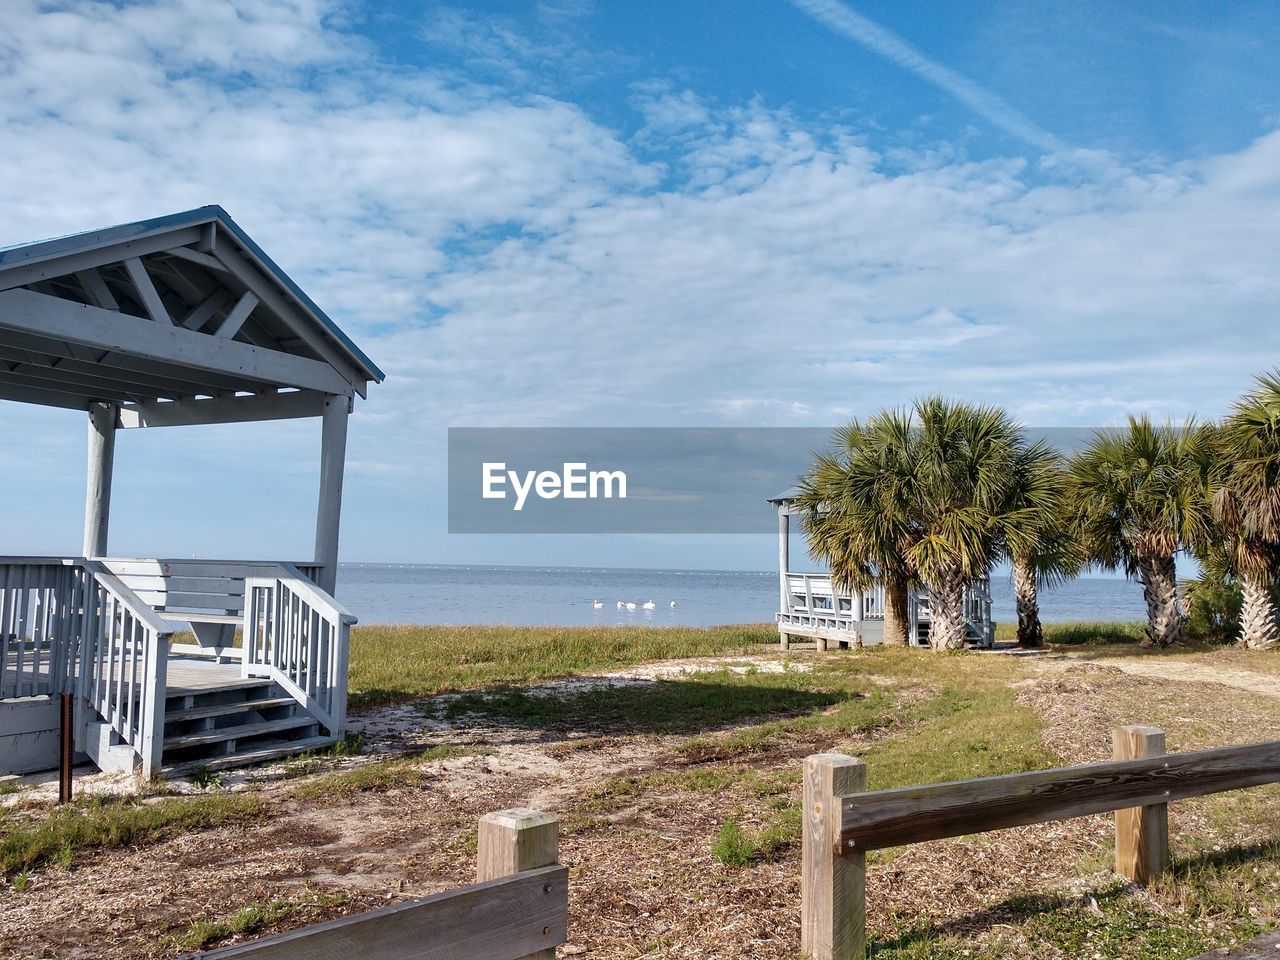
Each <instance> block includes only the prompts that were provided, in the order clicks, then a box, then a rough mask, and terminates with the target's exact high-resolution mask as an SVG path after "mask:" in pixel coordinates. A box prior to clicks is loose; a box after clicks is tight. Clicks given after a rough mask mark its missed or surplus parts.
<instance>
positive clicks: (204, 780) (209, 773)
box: [189, 767, 227, 790]
mask: <svg viewBox="0 0 1280 960" xmlns="http://www.w3.org/2000/svg"><path fill="white" fill-rule="evenodd" d="M189 779H190V781H191V785H192V786H193V787H198V788H199V789H201V790H208V789H209V788H211V787H221V786H222V785H223V783H225V782H226V779H227V775H226V774H225V773H223V772H222V771H221V770H210V769H209V768H208V767H196V769H195V772H194V773H192V774H191V776H190V777H189Z"/></svg>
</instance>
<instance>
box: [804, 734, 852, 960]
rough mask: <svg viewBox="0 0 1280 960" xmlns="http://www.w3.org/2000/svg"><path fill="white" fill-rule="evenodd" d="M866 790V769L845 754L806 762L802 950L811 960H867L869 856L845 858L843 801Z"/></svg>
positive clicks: (823, 754)
mask: <svg viewBox="0 0 1280 960" xmlns="http://www.w3.org/2000/svg"><path fill="white" fill-rule="evenodd" d="M866 787H867V768H866V767H865V766H864V765H863V763H862V761H861V760H858V759H856V758H854V757H847V756H845V755H844V754H842V753H819V754H816V755H814V756H812V757H807V758H806V759H805V761H804V837H803V840H802V854H801V856H802V861H803V867H802V869H803V873H802V875H801V884H800V949H801V951H802V952H803V953H804V954H805V955H806V956H808V957H810V958H812V960H862V958H863V957H864V956H865V955H866V950H867V933H866V892H865V885H866V874H867V868H866V854H865V853H863V852H862V851H861V850H858V851H854V852H848V853H841V852H840V850H839V845H840V825H841V814H842V808H843V804H842V802H841V801H842V800H843V799H844V798H845V797H848V796H852V795H853V794H855V793H862V792H863V791H864V790H865V789H866Z"/></svg>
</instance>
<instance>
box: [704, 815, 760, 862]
mask: <svg viewBox="0 0 1280 960" xmlns="http://www.w3.org/2000/svg"><path fill="white" fill-rule="evenodd" d="M759 853H760V848H759V847H757V846H756V845H755V844H754V843H753V842H751V840H750V839H748V838H747V835H746V834H745V833H743V832H742V827H741V826H739V825H738V821H737V819H736V818H734V817H730V818H729V819H728V820H726V821H725V822H724V823H722V824H721V825H720V830H719V832H718V833H717V834H716V837H715V839H714V840H713V841H712V842H711V855H712V856H713V857H715V858H716V859H717V860H719V861H720V862H721V863H723V864H724V865H725V866H726V867H745V866H746V865H747V864H748V863H750V862H751V861H752V860H754V859H755V858H756V857H757V856H758V855H759Z"/></svg>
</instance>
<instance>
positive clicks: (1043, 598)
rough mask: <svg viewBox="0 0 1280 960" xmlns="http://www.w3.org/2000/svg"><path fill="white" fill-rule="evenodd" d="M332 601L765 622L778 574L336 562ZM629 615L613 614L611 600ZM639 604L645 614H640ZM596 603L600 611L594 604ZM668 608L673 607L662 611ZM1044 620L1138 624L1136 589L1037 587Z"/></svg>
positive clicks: (1006, 602) (375, 607) (995, 589)
mask: <svg viewBox="0 0 1280 960" xmlns="http://www.w3.org/2000/svg"><path fill="white" fill-rule="evenodd" d="M991 593H992V615H993V617H994V618H995V620H996V622H998V623H1010V622H1013V621H1014V620H1015V619H1016V618H1015V616H1014V606H1013V587H1012V584H1011V583H1010V581H1009V577H1008V575H1007V574H1004V575H1001V574H996V575H995V576H993V577H992V581H991ZM338 597H339V599H341V600H342V602H343V604H344V605H345V606H347V607H348V608H349V609H350V610H351V611H352V612H353V613H354V614H355V615H356V616H358V617H359V618H360V622H361V623H365V624H392V623H424V624H468V623H492V624H512V625H520V626H604V625H619V624H636V625H640V624H643V625H650V626H714V625H716V624H726V623H772V622H773V620H774V614H775V613H776V612H777V610H778V574H777V573H776V572H772V571H744V570H648V569H636V570H628V569H622V568H609V567H534V566H507V567H503V566H473V565H434V564H390V563H344V564H342V565H341V567H340V568H339V572H338ZM619 601H622V603H623V604H626V603H634V604H635V605H636V606H635V609H634V610H627V609H626V608H625V606H624V608H623V609H621V610H619V609H618V606H617V605H618V602H619ZM646 601H652V602H653V604H654V607H653V609H651V610H645V609H644V604H645V602H646ZM596 602H600V603H602V604H603V606H602V607H600V608H596V607H595V606H594V604H595V603H596ZM673 602H674V604H675V606H672V603H673ZM1040 615H1041V619H1042V620H1043V621H1044V622H1046V623H1055V622H1063V621H1069V620H1095V621H1096V620H1142V619H1144V618H1145V610H1144V607H1143V603H1142V588H1141V587H1140V586H1138V585H1137V584H1136V583H1132V582H1130V581H1127V580H1123V579H1119V578H1106V577H1081V578H1079V579H1076V580H1071V581H1068V582H1067V583H1065V584H1063V585H1062V586H1060V587H1057V588H1055V589H1051V590H1042V591H1041V593H1040Z"/></svg>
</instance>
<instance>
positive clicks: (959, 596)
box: [927, 570, 966, 650]
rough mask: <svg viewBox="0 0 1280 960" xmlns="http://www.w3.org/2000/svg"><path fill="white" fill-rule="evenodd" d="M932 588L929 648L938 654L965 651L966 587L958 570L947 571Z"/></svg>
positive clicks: (930, 596)
mask: <svg viewBox="0 0 1280 960" xmlns="http://www.w3.org/2000/svg"><path fill="white" fill-rule="evenodd" d="M927 586H928V588H929V645H930V646H931V647H933V649H935V650H963V649H964V641H965V635H966V631H965V619H964V587H965V580H964V577H963V576H962V575H961V573H960V571H959V570H949V571H946V572H945V573H944V574H943V575H942V576H940V577H938V578H937V582H934V583H929V584H927Z"/></svg>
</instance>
